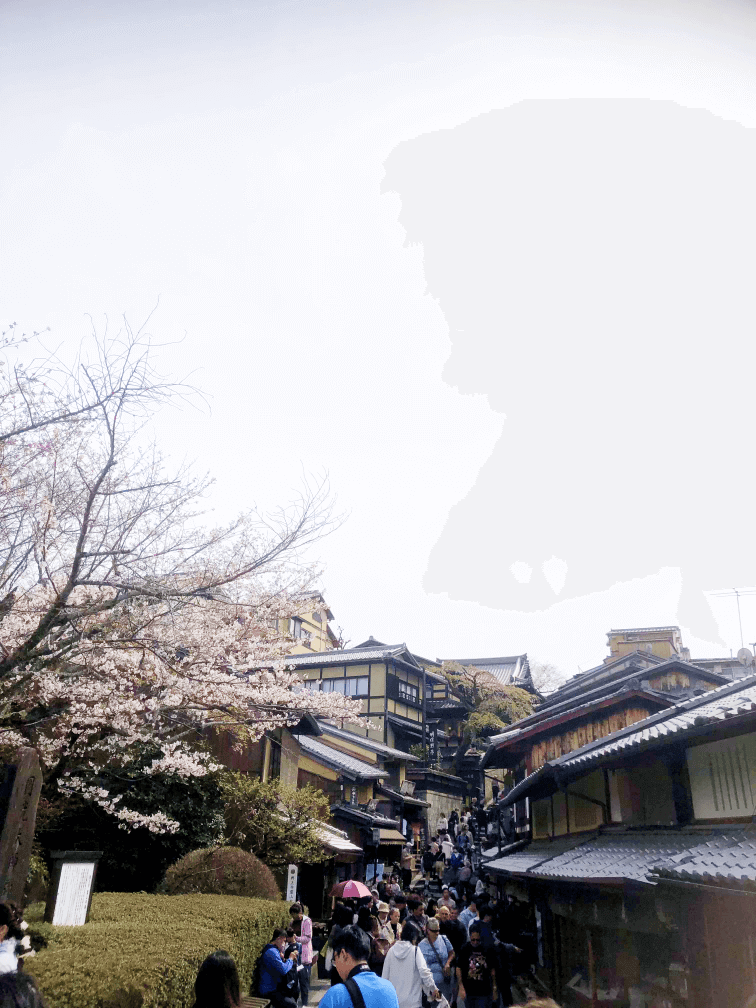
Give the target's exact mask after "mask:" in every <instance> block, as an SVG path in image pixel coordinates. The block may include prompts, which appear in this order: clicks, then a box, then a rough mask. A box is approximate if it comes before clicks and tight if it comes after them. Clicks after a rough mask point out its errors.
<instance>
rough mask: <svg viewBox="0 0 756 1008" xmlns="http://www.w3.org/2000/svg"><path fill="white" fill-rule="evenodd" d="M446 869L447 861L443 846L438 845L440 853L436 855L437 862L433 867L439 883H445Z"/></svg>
mask: <svg viewBox="0 0 756 1008" xmlns="http://www.w3.org/2000/svg"><path fill="white" fill-rule="evenodd" d="M445 868H446V861H445V860H444V852H443V849H442V847H441V845H440V844H439V845H438V852H437V853H436V861H435V863H434V865H433V869H434V871H435V873H436V877H437V878H438V881H439V882H443V881H444V869H445Z"/></svg>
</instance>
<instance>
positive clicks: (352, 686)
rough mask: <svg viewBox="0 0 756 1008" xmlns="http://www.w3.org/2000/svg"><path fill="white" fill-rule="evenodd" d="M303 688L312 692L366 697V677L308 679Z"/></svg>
mask: <svg viewBox="0 0 756 1008" xmlns="http://www.w3.org/2000/svg"><path fill="white" fill-rule="evenodd" d="M305 688H306V689H308V690H313V691H314V692H318V691H320V692H322V693H343V694H345V696H351V697H366V696H367V695H368V677H367V676H352V677H350V678H348V679H308V680H307V682H305Z"/></svg>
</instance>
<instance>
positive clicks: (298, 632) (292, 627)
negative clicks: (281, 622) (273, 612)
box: [289, 617, 312, 640]
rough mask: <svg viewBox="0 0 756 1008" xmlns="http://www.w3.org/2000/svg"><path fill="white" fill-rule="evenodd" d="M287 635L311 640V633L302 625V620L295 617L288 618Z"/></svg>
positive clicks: (297, 638)
mask: <svg viewBox="0 0 756 1008" xmlns="http://www.w3.org/2000/svg"><path fill="white" fill-rule="evenodd" d="M289 636H290V637H294V638H295V639H296V640H312V634H311V633H310V631H309V630H305V628H304V627H303V626H302V620H301V619H297V618H296V617H295V618H293V619H290V620H289Z"/></svg>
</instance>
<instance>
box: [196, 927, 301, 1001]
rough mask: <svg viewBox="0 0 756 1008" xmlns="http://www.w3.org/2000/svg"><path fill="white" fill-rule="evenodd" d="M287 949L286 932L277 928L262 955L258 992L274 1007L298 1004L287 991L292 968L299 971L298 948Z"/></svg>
mask: <svg viewBox="0 0 756 1008" xmlns="http://www.w3.org/2000/svg"><path fill="white" fill-rule="evenodd" d="M285 949H286V932H285V931H283V930H281V928H276V929H275V931H274V932H273V937H272V938H271V940H270V942H269V943H268V944H267V945H266V946H265V948H264V949H263V952H262V955H261V956H260V982H259V986H258V991H257V993H258V995H259V996H260V997H267V998H268V999H269V1000H270V1003H271V1004H272V1005H273V1008H296V1005H297V1002H296V998H292V997H290V996H289V995H288V994H287V993H286V991H287V986H288V983H289V982H290V980H291V978H290V976H289V974H290V973H291V972H292V970H293V971H294V974H295V975H296V972H297V950H296V948H294V949H291V948H290V949H289V950H287V951H286V952H285ZM205 961H207V960H205ZM203 965H204V964H203Z"/></svg>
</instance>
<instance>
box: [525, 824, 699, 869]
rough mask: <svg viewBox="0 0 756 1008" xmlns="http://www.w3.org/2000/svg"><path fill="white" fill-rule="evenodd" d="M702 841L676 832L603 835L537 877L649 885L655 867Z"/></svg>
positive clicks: (552, 861) (547, 866) (546, 865)
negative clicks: (630, 881) (631, 881)
mask: <svg viewBox="0 0 756 1008" xmlns="http://www.w3.org/2000/svg"><path fill="white" fill-rule="evenodd" d="M700 842H701V835H700V833H699V834H696V835H695V836H691V835H690V834H684V833H678V832H674V833H673V832H672V831H669V832H667V831H649V832H644V831H638V832H637V833H636V832H629V833H618V834H608V833H606V834H602V835H600V836H597V837H595V838H594V839H592V840H588V841H587V842H586V843H583V844H581V845H580V846H579V847H575V848H573V849H572V850H569V851H566V852H565V853H564V854H561V855H559V856H557V857H553V858H550V859H549V860H548V861H545V862H542V863H541V864H540V865H538V866H537V867H536V868H534V869H532V873H533V874H534V875H539V876H550V877H552V878H554V877H556V878H575V879H593V880H598V879H617V880H620V879H632V880H634V881H636V882H646V881H648V879H647V878H646V876H647V875H648V873H649V871H650V870H651V868H652V867H653V866H654V865H655V864H658V863H659V862H660V861H664V860H666V859H667V858H670V857H672V856H674V855H676V854H680V853H681V852H683V851H686V850H688V849H689V848H690V847H691V846H692V845H696V844H699V843H700Z"/></svg>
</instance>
